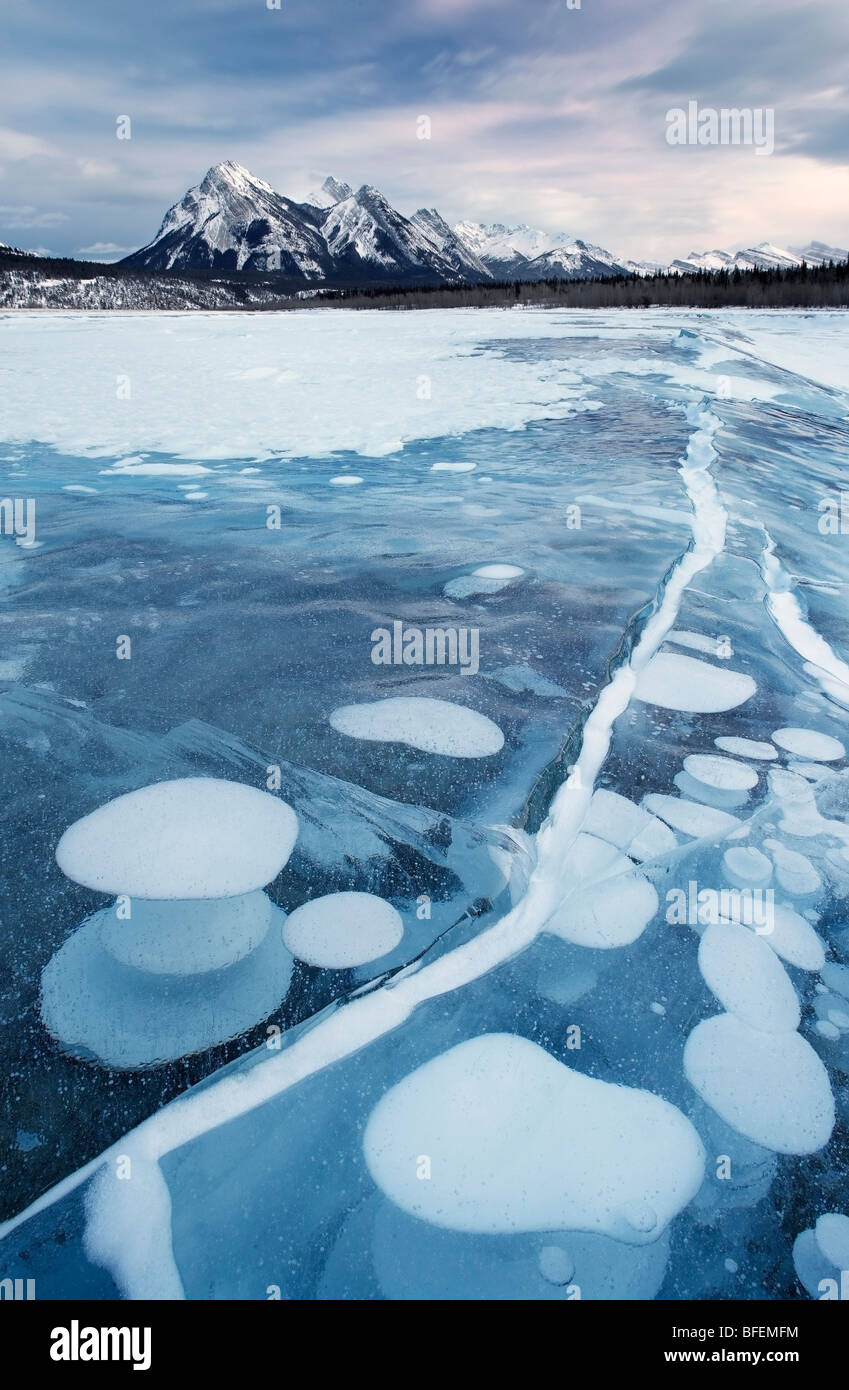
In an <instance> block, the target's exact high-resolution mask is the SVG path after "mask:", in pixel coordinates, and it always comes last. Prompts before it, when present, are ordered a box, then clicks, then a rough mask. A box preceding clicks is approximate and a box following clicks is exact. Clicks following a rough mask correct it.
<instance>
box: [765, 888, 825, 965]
mask: <svg viewBox="0 0 849 1390" xmlns="http://www.w3.org/2000/svg"><path fill="white" fill-rule="evenodd" d="M771 924H772V931H770V932H766V933H765V934H764V937H763V939H764V941H765V942H766V943H767V945H768V946H771V947H772V949H773V951H775V953H776V955H779V956H781V958H782V960H786V961H787V964H788V965H795V966H797V967H798V969H800V970H822V967H823V965H824V964H825V949H824V947H823V944H822V941H821V940H820V938H819V937H818V936H817V934H816V932H815V931H814V929H813V927H812V926H811V924H810V922H806V921H805V919H804V917H800V915H799V913H798V912H794V910H793V908H792V907H790V906H788V904H787V903H776V904H775V906H774V907H773V909H772V923H771Z"/></svg>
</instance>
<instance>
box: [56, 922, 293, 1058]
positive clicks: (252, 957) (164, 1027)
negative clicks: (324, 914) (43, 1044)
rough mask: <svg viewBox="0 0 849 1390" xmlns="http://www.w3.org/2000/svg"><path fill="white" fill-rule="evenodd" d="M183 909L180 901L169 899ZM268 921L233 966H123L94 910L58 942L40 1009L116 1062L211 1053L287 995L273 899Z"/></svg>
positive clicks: (70, 1041)
mask: <svg viewBox="0 0 849 1390" xmlns="http://www.w3.org/2000/svg"><path fill="white" fill-rule="evenodd" d="M168 906H169V907H170V908H171V910H172V912H174V913H178V912H179V909H180V905H179V904H174V903H171V904H169V905H168ZM269 906H270V908H271V921H270V925H269V929H268V930H267V931H266V933H265V936H264V937H263V939H262V940H261V941H260V943H259V945H258V946H257V947H256V949H255V950H252V951H250V952H249V953H248V954H247V955H245V956H243V957H242V958H241V959H240V960H237V961H236V962H235V964H233V965H230V966H228V967H227V969H225V970H209V971H206V972H205V973H202V974H200V973H186V974H181V975H170V974H169V975H165V976H163V975H158V974H155V973H154V972H153V971H150V970H135V969H132V968H131V967H130V966H128V965H123V964H121V963H120V962H119V961H117V960H116V959H115V958H114V957H113V956H112V955H111V954H109V953H108V952H107V951H105V950H104V949H103V945H102V936H103V928H104V919H105V918H106V917H108V916H110V915H114V909H113V908H105V909H103V910H102V911H101V912H98V913H95V914H94V916H93V917H90V918H89V919H88V920H87V921H86V922H84V923H83V925H82V926H81V927H79V928H78V929H77V930H76V931H75V932H74V933H73V934H72V935H71V936H70V937H69V938H68V940H67V941H66V942H65V943H64V945H63V946H61V947H60V948H59V950H58V951H57V952H56V954H55V955H54V956H53V957H52V958H51V959H50V961H49V962H48V964H47V965H46V966H45V968H44V971H43V973H42V977H41V1016H42V1019H43V1021H44V1024H45V1027H46V1028H47V1030H48V1032H49V1033H50V1034H52V1036H53V1037H55V1038H57V1039H58V1041H59V1042H60V1043H61V1044H62V1046H63V1048H64V1049H65V1050H66V1051H69V1052H71V1053H73V1054H75V1055H83V1056H85V1057H87V1058H91V1057H95V1058H97V1059H98V1060H99V1061H101V1062H104V1063H106V1065H107V1066H110V1067H120V1068H134V1067H150V1066H156V1065H159V1064H161V1063H163V1062H168V1061H172V1060H174V1059H175V1058H178V1057H185V1056H189V1055H190V1054H192V1053H195V1052H204V1051H206V1049H207V1048H210V1047H213V1046H215V1045H216V1044H218V1043H222V1042H226V1041H227V1039H228V1038H235V1037H238V1036H239V1035H240V1034H241V1033H244V1032H245V1030H246V1029H248V1028H250V1027H252V1026H253V1025H254V1024H256V1023H259V1022H260V1021H261V1020H262V1019H264V1018H267V1017H268V1016H269V1014H271V1013H272V1012H273V1010H274V1009H276V1008H277V1007H278V1006H279V1004H280V1002H281V1000H282V999H283V998H284V996H285V995H286V993H287V991H288V988H289V981H290V979H291V975H292V966H293V961H292V956H291V954H290V952H289V951H287V949H286V947H285V946H284V944H283V940H282V933H281V931H280V930H279V928H278V926H277V925H276V923H278V922H282V919H283V916H284V914H283V913H282V912H281V910H280V909H279V908H276V907H274V905H273V904H269Z"/></svg>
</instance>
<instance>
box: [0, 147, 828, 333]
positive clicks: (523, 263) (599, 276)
mask: <svg viewBox="0 0 849 1390" xmlns="http://www.w3.org/2000/svg"><path fill="white" fill-rule="evenodd" d="M847 258H849V252H847V251H845V250H842V249H840V248H839V247H832V246H825V245H823V243H822V242H818V241H813V242H811V243H810V245H808V246H806V247H803V248H800V249H785V248H782V247H778V246H773V245H771V244H770V243H769V242H763V243H762V244H761V245H760V246H755V247H752V248H750V249H747V250H742V251H737V252H734V253H731V252H728V251H721V250H714V251H704V252H695V251H691V252H690V254H689V255H687V256H684V257H681V258H680V259H676V260H673V261H672V262H671V263H669V264H668V265H662V264H651V263H648V262H644V261H632V260H628V259H625V258H619V257H617V256H615V255H613V254H612V253H611V252H610V251H606V250H605V249H604V247H601V246H595V245H592V244H591V243H589V242H585V241H582V240H581V239H580V238H576V237H573V236H570V235H568V234H566V233H560V234H554V235H551V234H549V233H546V232H541V231H538V230H535V229H534V228H533V227H528V226H525V225H524V224H520V225H518V226H504V225H502V224H501V223H498V222H496V223H491V224H484V223H480V222H471V221H466V222H458V223H457V224H456V226H454V227H451V226H449V225H448V223H447V222H446V221H445V220H444V218H442V217H441V216H440V214H439V213H438V212H437V210H436V208H420V209H419V210H418V212H416V213H414V214H413V215H412V216H411V217H405V216H404V215H403V214H402V213H400V212H398V211H397V209H396V208H393V207H392V205H391V204H390V203H389V201H388V200H387V198H385V197H384V195H383V194H382V193H381V192H380V191H379V189H377V188H373V187H371V185H369V184H364V185H363V186H362V187H361V188H359V189H357V191H356V192H355V191H354V190H353V189H352V188H351V187H350V186H349V185H348V184H346V183H341V182H339V181H338V180H337V179H335V178H332V177H331V178H327V179H325V181H324V183H323V184H322V186H321V188H320V189H319V190H318V191H317V192H316V193H314V194H312V195H311V196H310V197H309V198H307V199H306V200H305V201H303V202H296V201H294V200H293V199H291V198H287V197H285V196H284V195H283V194H282V193H277V192H276V191H275V190H274V189H273V188H272V187H271V185H270V184H268V183H266V182H265V181H264V180H263V179H260V178H257V177H256V175H255V174H252V173H250V171H249V170H247V169H245V168H243V167H242V165H240V164H235V163H233V162H232V161H230V160H228V161H226V162H225V163H223V164H216V165H215V166H214V167H213V168H212V169H210V170H209V171H208V172H207V174H206V175H205V177H204V178H203V180H202V181H201V182H200V183H199V184H197V185H196V186H195V187H194V188H190V189H189V191H188V192H187V193H186V194H185V195H184V197H183V198H181V199H180V201H179V202H178V203H175V204H174V206H173V207H171V208H169V209H168V211H167V212H166V214H165V217H164V218H163V221H162V225H161V226H160V228H159V230H158V232H157V233H156V236H155V237H154V238H153V240H152V241H150V242H148V244H147V245H146V246H143V247H141V249H140V250H138V251H134V252H133V253H132V254H131V255H129V256H126V257H124V259H123V260H121V261H119V262H117V264H115V265H113V266H111V267H109V268H108V269H107V267H105V266H102V265H100V263H97V266H96V270H95V265H94V264H92V263H86V262H81V261H76V262H74V261H70V260H66V259H65V260H63V259H62V258H53V257H50V258H47V257H44V258H39V257H38V256H36V255H34V254H33V253H26V252H20V251H17V250H16V249H15V248H13V247H8V246H6V245H5V243H3V242H0V259H2V262H3V264H2V269H0V306H5V307H10V306H11V307H14V305H15V304H18V303H21V304H31V303H36V304H41V305H44V306H45V307H48V306H50V305H54V304H55V305H57V306H60V307H61V306H62V305H67V307H89V306H91V307H95V305H105V306H106V307H132V305H133V304H134V303H139V302H143V303H150V304H151V305H152V306H153V307H166V306H167V305H169V304H173V306H174V307H181V306H183V305H184V304H185V305H186V306H187V307H189V306H191V307H200V306H207V305H209V306H210V307H215V306H218V305H224V304H229V303H233V304H240V303H242V304H245V305H246V306H248V305H250V304H254V303H268V302H269V301H271V300H275V299H277V298H279V296H281V295H283V294H286V295H289V296H303V295H314V294H317V293H320V292H321V291H322V290H323V289H328V290H333V289H349V288H358V289H359V288H363V289H370V288H375V287H382V286H392V287H398V288H401V289H404V288H415V287H418V286H440V285H443V286H444V285H455V286H456V285H460V286H462V285H471V284H474V285H479V284H481V283H486V282H502V281H508V282H518V281H525V282H527V281H530V282H534V281H536V282H539V281H548V280H561V281H579V280H605V279H611V278H613V277H617V276H628V277H646V276H651V275H657V274H662V273H671V274H674V275H691V274H695V273H697V272H699V271H708V272H712V271H719V270H732V271H733V270H741V271H749V270H755V269H763V270H774V269H782V268H787V269H789V268H794V267H795V268H798V267H800V266H802V265H803V264H805V263H807V264H808V265H810V266H823V265H826V264H827V263H828V262H829V261H835V262H838V261H845V260H847ZM39 265H41V266H42V267H43V270H42V271H41V272H39ZM19 267H20V268H19ZM115 275H118V276H124V277H125V278H124V281H123V284H119V281H118V280H116V279H115V278H114V277H115ZM95 276H96V277H101V276H102V277H105V278H103V279H100V280H99V282H98V283H95V282H94V278H93V277H95ZM109 276H111V277H113V278H112V279H111V280H109V282H108V283H107V282H106V278H108V277H109ZM127 276H129V277H131V279H127V278H126V277H127ZM151 276H153V277H154V279H155V280H156V282H157V284H156V286H155V287H154V286H153V285H150V287H149V288H147V289H145V288H144V283H143V281H144V277H147V281H148V282H149V281H150V277H151ZM138 277H142V278H141V279H139V278H138ZM225 282H226V283H225Z"/></svg>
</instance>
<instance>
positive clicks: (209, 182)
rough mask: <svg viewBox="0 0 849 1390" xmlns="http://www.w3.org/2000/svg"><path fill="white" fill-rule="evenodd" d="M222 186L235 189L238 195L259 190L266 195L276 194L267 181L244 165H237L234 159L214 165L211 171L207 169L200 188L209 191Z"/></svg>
mask: <svg viewBox="0 0 849 1390" xmlns="http://www.w3.org/2000/svg"><path fill="white" fill-rule="evenodd" d="M222 185H223V186H225V187H227V188H232V189H234V190H235V192H237V193H249V192H251V191H252V190H254V189H257V188H260V189H262V191H263V192H264V193H273V192H274V189H273V188H272V187H271V185H270V184H268V183H266V182H265V179H260V178H258V177H257V175H256V174H252V173H251V171H250V169H246V168H245V166H244V164H237V163H236V161H235V160H234V159H225V160H223V161H222V163H220V164H213V165H212V168H211V169H207V171H206V173H205V175H204V177H203V179H202V181H201V185H200V186H201V188H203V189H208V188H210V187H212V188H215V187H218V188H220V187H221V186H222Z"/></svg>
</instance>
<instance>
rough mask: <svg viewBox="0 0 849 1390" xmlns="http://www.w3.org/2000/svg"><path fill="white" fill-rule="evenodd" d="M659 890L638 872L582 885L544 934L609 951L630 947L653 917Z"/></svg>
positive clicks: (563, 905) (568, 898) (550, 918)
mask: <svg viewBox="0 0 849 1390" xmlns="http://www.w3.org/2000/svg"><path fill="white" fill-rule="evenodd" d="M657 908H658V897H657V890H656V888H655V887H654V884H653V883H650V882H649V880H648V879H647V878H645V877H644V875H643V874H641V873H639V871H638V870H636V869H632V870H630V871H629V872H628V873H617V874H614V875H613V877H611V878H605V879H602V880H601V882H600V883H589V884H583V883H582V884H581V886H580V888H578V889H576V890H575V891H574V892H573V893H571V894H570V896H569V897H567V898H566V900H565V902H563V903H562V904H561V905H560V907H558V908H557V910H556V911H555V912H553V913H552V915H551V916H550V917H549V919H548V921H547V922H546V923H545V927H544V930H545V931H547V932H550V933H551V934H552V935H553V936H559V937H561V938H562V940H564V941H571V942H572V943H573V944H574V945H576V946H587V947H591V948H594V949H595V950H601V951H609V950H614V949H616V948H617V947H620V946H630V945H631V942H632V941H636V940H637V937H638V936H640V935H641V934H642V933H643V932H644V931H645V929H646V927H647V926H648V924H649V922H650V921H651V919H652V918H653V917H654V915H655V913H656V912H657Z"/></svg>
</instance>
